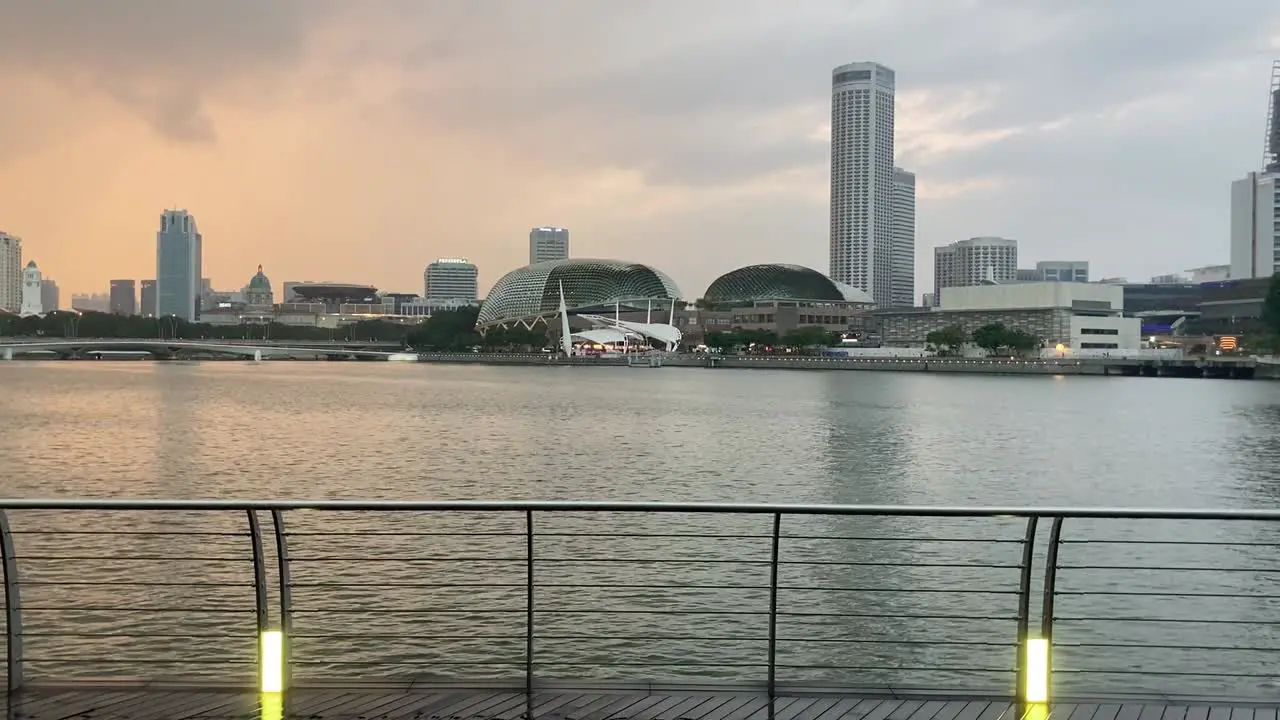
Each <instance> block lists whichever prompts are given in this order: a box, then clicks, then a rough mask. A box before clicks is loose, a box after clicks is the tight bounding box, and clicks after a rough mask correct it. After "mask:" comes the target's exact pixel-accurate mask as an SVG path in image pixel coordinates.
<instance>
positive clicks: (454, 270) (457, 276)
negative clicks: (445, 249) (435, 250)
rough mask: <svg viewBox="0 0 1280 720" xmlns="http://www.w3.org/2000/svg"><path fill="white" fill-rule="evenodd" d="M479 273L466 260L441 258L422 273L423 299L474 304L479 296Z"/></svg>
mask: <svg viewBox="0 0 1280 720" xmlns="http://www.w3.org/2000/svg"><path fill="white" fill-rule="evenodd" d="M478 277H479V272H478V271H477V270H476V266H475V265H472V264H471V262H470V261H468V260H467V259H466V258H441V259H439V260H437V261H435V262H433V263H431V264H430V265H428V266H427V269H426V271H424V272H423V273H422V284H423V291H422V297H424V298H426V299H427V300H458V301H463V302H466V303H474V302H475V301H476V298H477V297H478V296H479V288H478V287H477V280H478Z"/></svg>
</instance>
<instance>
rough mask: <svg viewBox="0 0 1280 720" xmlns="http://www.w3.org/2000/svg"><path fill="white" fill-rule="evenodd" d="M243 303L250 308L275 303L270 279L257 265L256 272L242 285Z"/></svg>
mask: <svg viewBox="0 0 1280 720" xmlns="http://www.w3.org/2000/svg"><path fill="white" fill-rule="evenodd" d="M243 293H244V304H245V305H246V306H247V307H251V308H260V307H267V308H269V307H271V306H272V305H274V304H275V296H274V295H273V294H272V292H271V280H270V278H268V277H267V276H266V274H265V273H263V272H262V266H261V265H259V266H258V274H256V275H254V276H253V277H252V278H250V279H249V284H248V285H245V286H244V291H243Z"/></svg>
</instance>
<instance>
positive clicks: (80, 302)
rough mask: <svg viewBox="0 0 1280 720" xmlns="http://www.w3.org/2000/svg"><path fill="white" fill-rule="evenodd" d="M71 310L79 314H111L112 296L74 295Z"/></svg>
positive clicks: (102, 294) (94, 294)
mask: <svg viewBox="0 0 1280 720" xmlns="http://www.w3.org/2000/svg"><path fill="white" fill-rule="evenodd" d="M71 309H72V310H77V311H79V312H99V313H105V312H111V296H110V295H108V294H107V293H86V294H82V295H72V296H71Z"/></svg>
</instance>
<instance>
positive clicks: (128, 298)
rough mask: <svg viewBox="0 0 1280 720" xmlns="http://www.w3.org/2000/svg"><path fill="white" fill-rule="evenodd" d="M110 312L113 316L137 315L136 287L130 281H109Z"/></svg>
mask: <svg viewBox="0 0 1280 720" xmlns="http://www.w3.org/2000/svg"><path fill="white" fill-rule="evenodd" d="M111 312H112V313H113V314H115V315H136V314H137V312H138V293H137V285H135V284H134V282H133V281H132V280H112V281H111Z"/></svg>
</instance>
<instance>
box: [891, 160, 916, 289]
mask: <svg viewBox="0 0 1280 720" xmlns="http://www.w3.org/2000/svg"><path fill="white" fill-rule="evenodd" d="M915 299H916V174H915V173H913V172H908V171H906V170H903V169H902V168H897V167H896V168H894V169H893V295H892V297H891V303H892V304H893V305H894V306H895V307H911V305H912V304H913V303H915Z"/></svg>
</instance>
